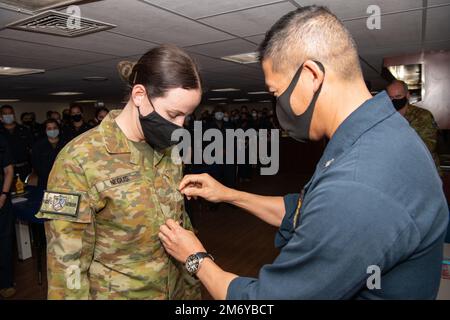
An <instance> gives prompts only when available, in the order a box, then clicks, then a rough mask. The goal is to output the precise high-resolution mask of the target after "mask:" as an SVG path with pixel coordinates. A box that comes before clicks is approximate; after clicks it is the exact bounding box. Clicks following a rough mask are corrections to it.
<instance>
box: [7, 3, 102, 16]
mask: <svg viewBox="0 0 450 320" xmlns="http://www.w3.org/2000/svg"><path fill="white" fill-rule="evenodd" d="M94 1H95V0H89V1H86V0H1V1H0V8H5V9H9V10H13V11H18V12H25V13H30V14H31V13H33V12H38V11H46V10H50V9H54V8H58V7H65V6H69V5H73V4H78V3H79V4H82V3H87V2H94ZM97 1H98V0H97Z"/></svg>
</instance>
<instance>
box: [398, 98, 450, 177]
mask: <svg viewBox="0 0 450 320" xmlns="http://www.w3.org/2000/svg"><path fill="white" fill-rule="evenodd" d="M405 118H406V120H408V122H409V125H410V126H411V127H412V128H413V129H414V130H415V131H416V132H417V134H418V135H419V136H420V138H421V139H422V140H423V142H424V143H425V145H426V146H427V148H428V150H429V151H430V153H431V155H432V156H433V159H434V162H435V163H436V167H437V169H438V171H439V173H440V174H441V170H440V165H439V156H438V154H437V140H438V130H439V128H438V125H437V124H436V121H435V120H434V117H433V114H432V113H431V112H430V111H428V110H426V109H423V108H419V107H416V106H413V105H411V104H408V107H407V108H406V113H405Z"/></svg>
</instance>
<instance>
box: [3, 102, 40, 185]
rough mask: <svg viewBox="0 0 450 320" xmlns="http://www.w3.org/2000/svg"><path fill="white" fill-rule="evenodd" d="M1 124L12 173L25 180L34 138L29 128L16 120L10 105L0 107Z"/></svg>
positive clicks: (28, 172)
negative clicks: (11, 163)
mask: <svg viewBox="0 0 450 320" xmlns="http://www.w3.org/2000/svg"><path fill="white" fill-rule="evenodd" d="M0 113H1V121H2V125H1V127H0V134H2V135H3V136H4V137H5V138H6V140H7V141H8V144H9V148H10V150H11V154H12V159H13V165H14V173H15V174H19V176H20V179H21V180H22V181H25V179H26V178H27V176H28V174H30V172H31V164H30V160H31V159H30V157H31V146H32V145H33V142H34V138H33V135H32V133H31V131H30V130H29V129H27V128H26V127H25V126H23V125H20V124H18V123H17V122H16V116H15V112H14V109H13V107H12V106H10V105H4V106H2V107H1V108H0Z"/></svg>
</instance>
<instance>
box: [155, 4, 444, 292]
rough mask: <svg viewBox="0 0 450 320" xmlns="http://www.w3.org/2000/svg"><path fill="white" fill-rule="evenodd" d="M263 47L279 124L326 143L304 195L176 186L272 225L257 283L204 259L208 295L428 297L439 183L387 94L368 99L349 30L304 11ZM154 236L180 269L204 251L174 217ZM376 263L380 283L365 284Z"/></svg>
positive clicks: (207, 183)
mask: <svg viewBox="0 0 450 320" xmlns="http://www.w3.org/2000/svg"><path fill="white" fill-rule="evenodd" d="M260 51H261V52H260V53H261V59H262V66H263V70H264V75H265V80H266V84H267V86H268V88H269V90H270V91H271V92H273V93H274V95H275V96H276V97H277V99H278V103H277V114H278V119H279V121H280V124H281V126H282V127H283V128H284V129H286V130H287V131H288V133H289V134H290V135H291V136H292V137H293V138H295V139H297V140H305V139H311V140H319V139H321V138H323V137H327V138H329V139H330V141H329V143H328V145H327V147H326V149H325V151H324V154H323V156H322V158H321V159H320V161H319V163H318V165H317V167H316V171H315V173H314V175H313V177H312V178H311V180H310V181H309V182H308V183H307V185H306V186H305V187H304V189H303V192H302V194H301V195H300V196H299V195H287V196H285V197H284V198H283V197H263V196H258V195H253V194H248V193H245V192H239V191H236V190H233V189H229V188H227V187H224V186H222V185H221V184H219V183H218V182H217V181H215V180H213V179H212V178H211V177H209V176H207V175H197V176H186V177H185V178H184V179H183V181H182V182H181V185H180V190H181V191H182V192H183V193H184V194H185V195H187V196H188V197H194V196H200V197H203V198H205V199H207V200H209V201H213V202H219V201H225V202H228V203H231V204H234V205H236V206H239V207H241V208H244V209H247V210H248V211H249V212H251V213H253V214H254V215H256V216H257V217H259V218H261V219H262V220H264V221H265V222H267V223H269V224H271V225H274V226H277V227H279V228H280V229H279V232H278V234H277V236H276V239H275V244H276V246H277V247H279V248H280V254H279V256H278V257H277V258H276V259H275V261H274V262H273V263H272V264H269V265H265V266H263V267H262V268H261V270H260V272H259V277H258V279H254V278H245V277H238V276H237V275H235V274H231V273H228V272H225V271H223V270H222V269H221V268H220V267H219V266H218V265H217V264H215V263H214V262H213V261H212V260H211V259H209V258H204V259H203V261H202V262H201V263H200V266H199V269H198V271H197V273H196V275H197V277H198V278H199V279H200V280H201V281H202V283H203V284H204V285H205V287H206V288H207V289H208V291H209V292H210V293H211V295H212V296H213V297H214V298H216V299H224V298H227V299H352V298H354V299H433V298H435V297H436V294H437V292H438V287H439V282H440V270H441V261H442V251H443V240H444V235H445V231H446V228H447V223H448V208H447V204H446V200H445V197H444V193H443V191H442V183H441V180H440V178H439V176H438V174H437V172H436V169H435V166H434V162H433V159H432V157H431V155H430V153H429V151H428V150H427V148H426V146H425V145H424V143H423V142H422V141H421V139H420V138H419V137H418V136H417V134H416V133H415V132H414V131H413V129H412V128H411V127H410V126H409V125H408V123H407V121H406V120H405V119H404V118H403V117H402V116H401V115H400V114H398V113H397V112H396V110H395V109H394V107H393V105H392V103H391V101H390V99H389V96H388V95H387V94H386V92H382V93H380V94H378V95H377V96H375V97H372V96H371V94H370V92H369V91H368V89H367V87H366V84H365V82H364V79H363V76H362V73H361V68H360V65H359V59H358V53H357V50H356V45H355V43H354V41H353V39H352V37H351V35H350V34H349V32H348V31H347V30H346V28H345V27H344V26H343V24H342V23H341V22H340V21H339V20H338V19H337V18H336V17H335V16H334V15H332V14H331V13H330V12H329V11H328V10H327V9H325V8H323V7H316V6H309V7H303V8H300V9H298V10H296V11H293V12H291V13H288V14H287V15H286V16H284V17H282V18H281V19H280V20H279V21H278V22H277V23H276V24H275V25H274V26H273V27H272V29H271V30H270V31H269V32H268V33H267V34H266V38H265V40H264V41H263V43H262V45H261V47H260ZM294 165H295V164H294ZM159 236H160V238H161V241H162V242H163V244H164V246H165V248H166V250H167V252H168V253H169V254H171V255H172V256H173V257H174V258H176V259H178V260H179V261H185V260H186V259H187V257H188V256H189V255H191V254H195V253H197V252H205V251H206V250H205V248H204V247H203V245H202V244H201V243H200V241H199V240H198V239H197V238H196V237H195V235H194V234H193V233H191V232H188V231H186V230H184V229H183V228H182V227H181V226H179V225H178V224H177V223H175V222H174V221H172V220H168V221H167V222H166V224H165V225H163V226H161V228H160V234H159ZM373 266H375V268H379V270H380V283H379V284H380V287H378V286H376V287H372V286H371V285H370V284H376V282H371V281H369V282H368V280H370V277H371V276H372V275H373V274H374V271H372V270H374V269H372V268H374V267H373ZM368 283H369V284H368Z"/></svg>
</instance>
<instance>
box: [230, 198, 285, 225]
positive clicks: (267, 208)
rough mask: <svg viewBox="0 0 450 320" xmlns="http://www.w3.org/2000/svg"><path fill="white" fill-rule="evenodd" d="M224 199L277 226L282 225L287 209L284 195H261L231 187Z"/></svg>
mask: <svg viewBox="0 0 450 320" xmlns="http://www.w3.org/2000/svg"><path fill="white" fill-rule="evenodd" d="M224 200H225V202H228V203H230V204H232V205H235V206H237V207H239V208H242V209H245V210H247V211H249V212H250V213H252V214H253V215H255V216H256V217H258V218H260V219H261V220H263V221H265V222H266V223H268V224H270V225H273V226H275V227H279V226H280V225H281V222H282V221H283V217H284V214H285V211H286V210H285V206H284V200H283V197H269V196H260V195H256V194H252V193H247V192H243V191H238V190H235V189H229V191H228V192H227V194H226V195H225V199H224Z"/></svg>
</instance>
